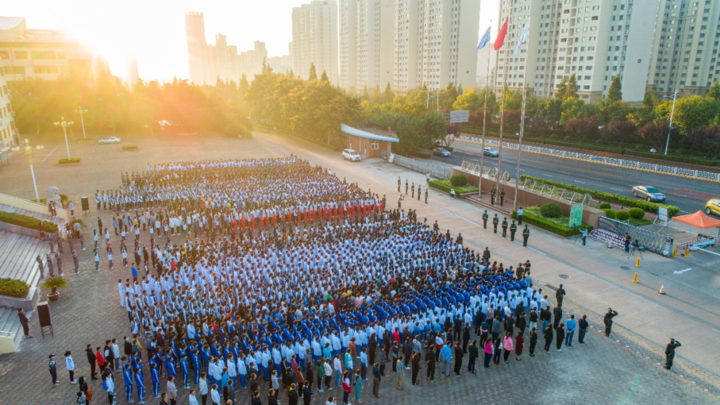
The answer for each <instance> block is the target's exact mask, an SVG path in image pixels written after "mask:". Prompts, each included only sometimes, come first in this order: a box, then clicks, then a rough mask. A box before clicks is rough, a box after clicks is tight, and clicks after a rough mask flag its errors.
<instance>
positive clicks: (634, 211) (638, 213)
mask: <svg viewBox="0 0 720 405" xmlns="http://www.w3.org/2000/svg"><path fill="white" fill-rule="evenodd" d="M644 217H645V211H643V210H641V209H640V208H637V207H633V208H630V218H632V219H643V218H644Z"/></svg>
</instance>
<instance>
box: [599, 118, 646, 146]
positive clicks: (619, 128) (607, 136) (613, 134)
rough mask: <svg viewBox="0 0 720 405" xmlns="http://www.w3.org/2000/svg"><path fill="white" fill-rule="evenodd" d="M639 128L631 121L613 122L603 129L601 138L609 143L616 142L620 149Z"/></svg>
mask: <svg viewBox="0 0 720 405" xmlns="http://www.w3.org/2000/svg"><path fill="white" fill-rule="evenodd" d="M636 131H637V128H636V127H635V124H633V123H632V122H631V121H613V122H610V123H609V124H607V125H605V126H604V127H603V130H602V132H601V133H600V136H602V138H603V139H604V140H606V141H608V142H614V143H616V144H617V145H618V147H621V146H622V143H623V142H624V141H625V140H627V138H628V137H630V136H632V135H634V134H635V132H636Z"/></svg>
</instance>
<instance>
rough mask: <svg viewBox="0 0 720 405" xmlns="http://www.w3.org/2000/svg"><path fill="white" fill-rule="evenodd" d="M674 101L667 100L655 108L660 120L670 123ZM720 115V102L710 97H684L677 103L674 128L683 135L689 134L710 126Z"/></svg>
mask: <svg viewBox="0 0 720 405" xmlns="http://www.w3.org/2000/svg"><path fill="white" fill-rule="evenodd" d="M672 105H673V102H672V100H666V101H665V102H664V103H662V104H660V105H658V106H657V108H655V112H656V113H657V117H658V120H664V121H669V120H670V115H671V113H672ZM718 114H720V101H718V100H715V99H713V98H710V97H700V96H692V97H682V98H678V99H677V101H676V102H675V115H674V116H673V126H677V127H678V128H679V129H680V132H681V133H683V134H686V135H687V134H689V133H690V132H692V131H693V130H694V129H695V128H698V127H701V126H703V125H710V124H712V123H713V121H714V120H715V119H716V117H717V116H718Z"/></svg>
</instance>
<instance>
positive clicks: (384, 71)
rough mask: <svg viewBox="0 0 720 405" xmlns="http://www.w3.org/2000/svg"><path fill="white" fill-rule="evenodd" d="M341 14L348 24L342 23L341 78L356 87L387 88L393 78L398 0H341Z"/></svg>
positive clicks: (357, 89) (359, 88)
mask: <svg viewBox="0 0 720 405" xmlns="http://www.w3.org/2000/svg"><path fill="white" fill-rule="evenodd" d="M339 14H340V16H339V19H340V21H341V24H345V25H344V26H341V27H340V61H341V62H340V63H341V67H340V69H341V72H342V77H341V78H340V82H341V83H342V84H343V85H344V86H345V87H346V88H348V89H354V90H355V91H362V90H363V89H365V88H367V89H368V90H369V91H374V90H377V89H379V90H380V91H382V90H384V89H385V86H387V84H388V83H392V81H393V53H394V51H395V49H394V43H393V40H392V39H391V38H394V35H395V34H394V32H395V19H394V15H395V0H356V1H342V2H341V5H340V13H339ZM353 16H354V18H353ZM353 24H354V29H353ZM353 59H354V60H355V63H353ZM353 81H354V86H353Z"/></svg>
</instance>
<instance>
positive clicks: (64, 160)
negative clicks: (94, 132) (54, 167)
mask: <svg viewBox="0 0 720 405" xmlns="http://www.w3.org/2000/svg"><path fill="white" fill-rule="evenodd" d="M58 163H60V164H61V165H66V164H68V163H80V158H70V159H68V158H63V159H60V160H58Z"/></svg>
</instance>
